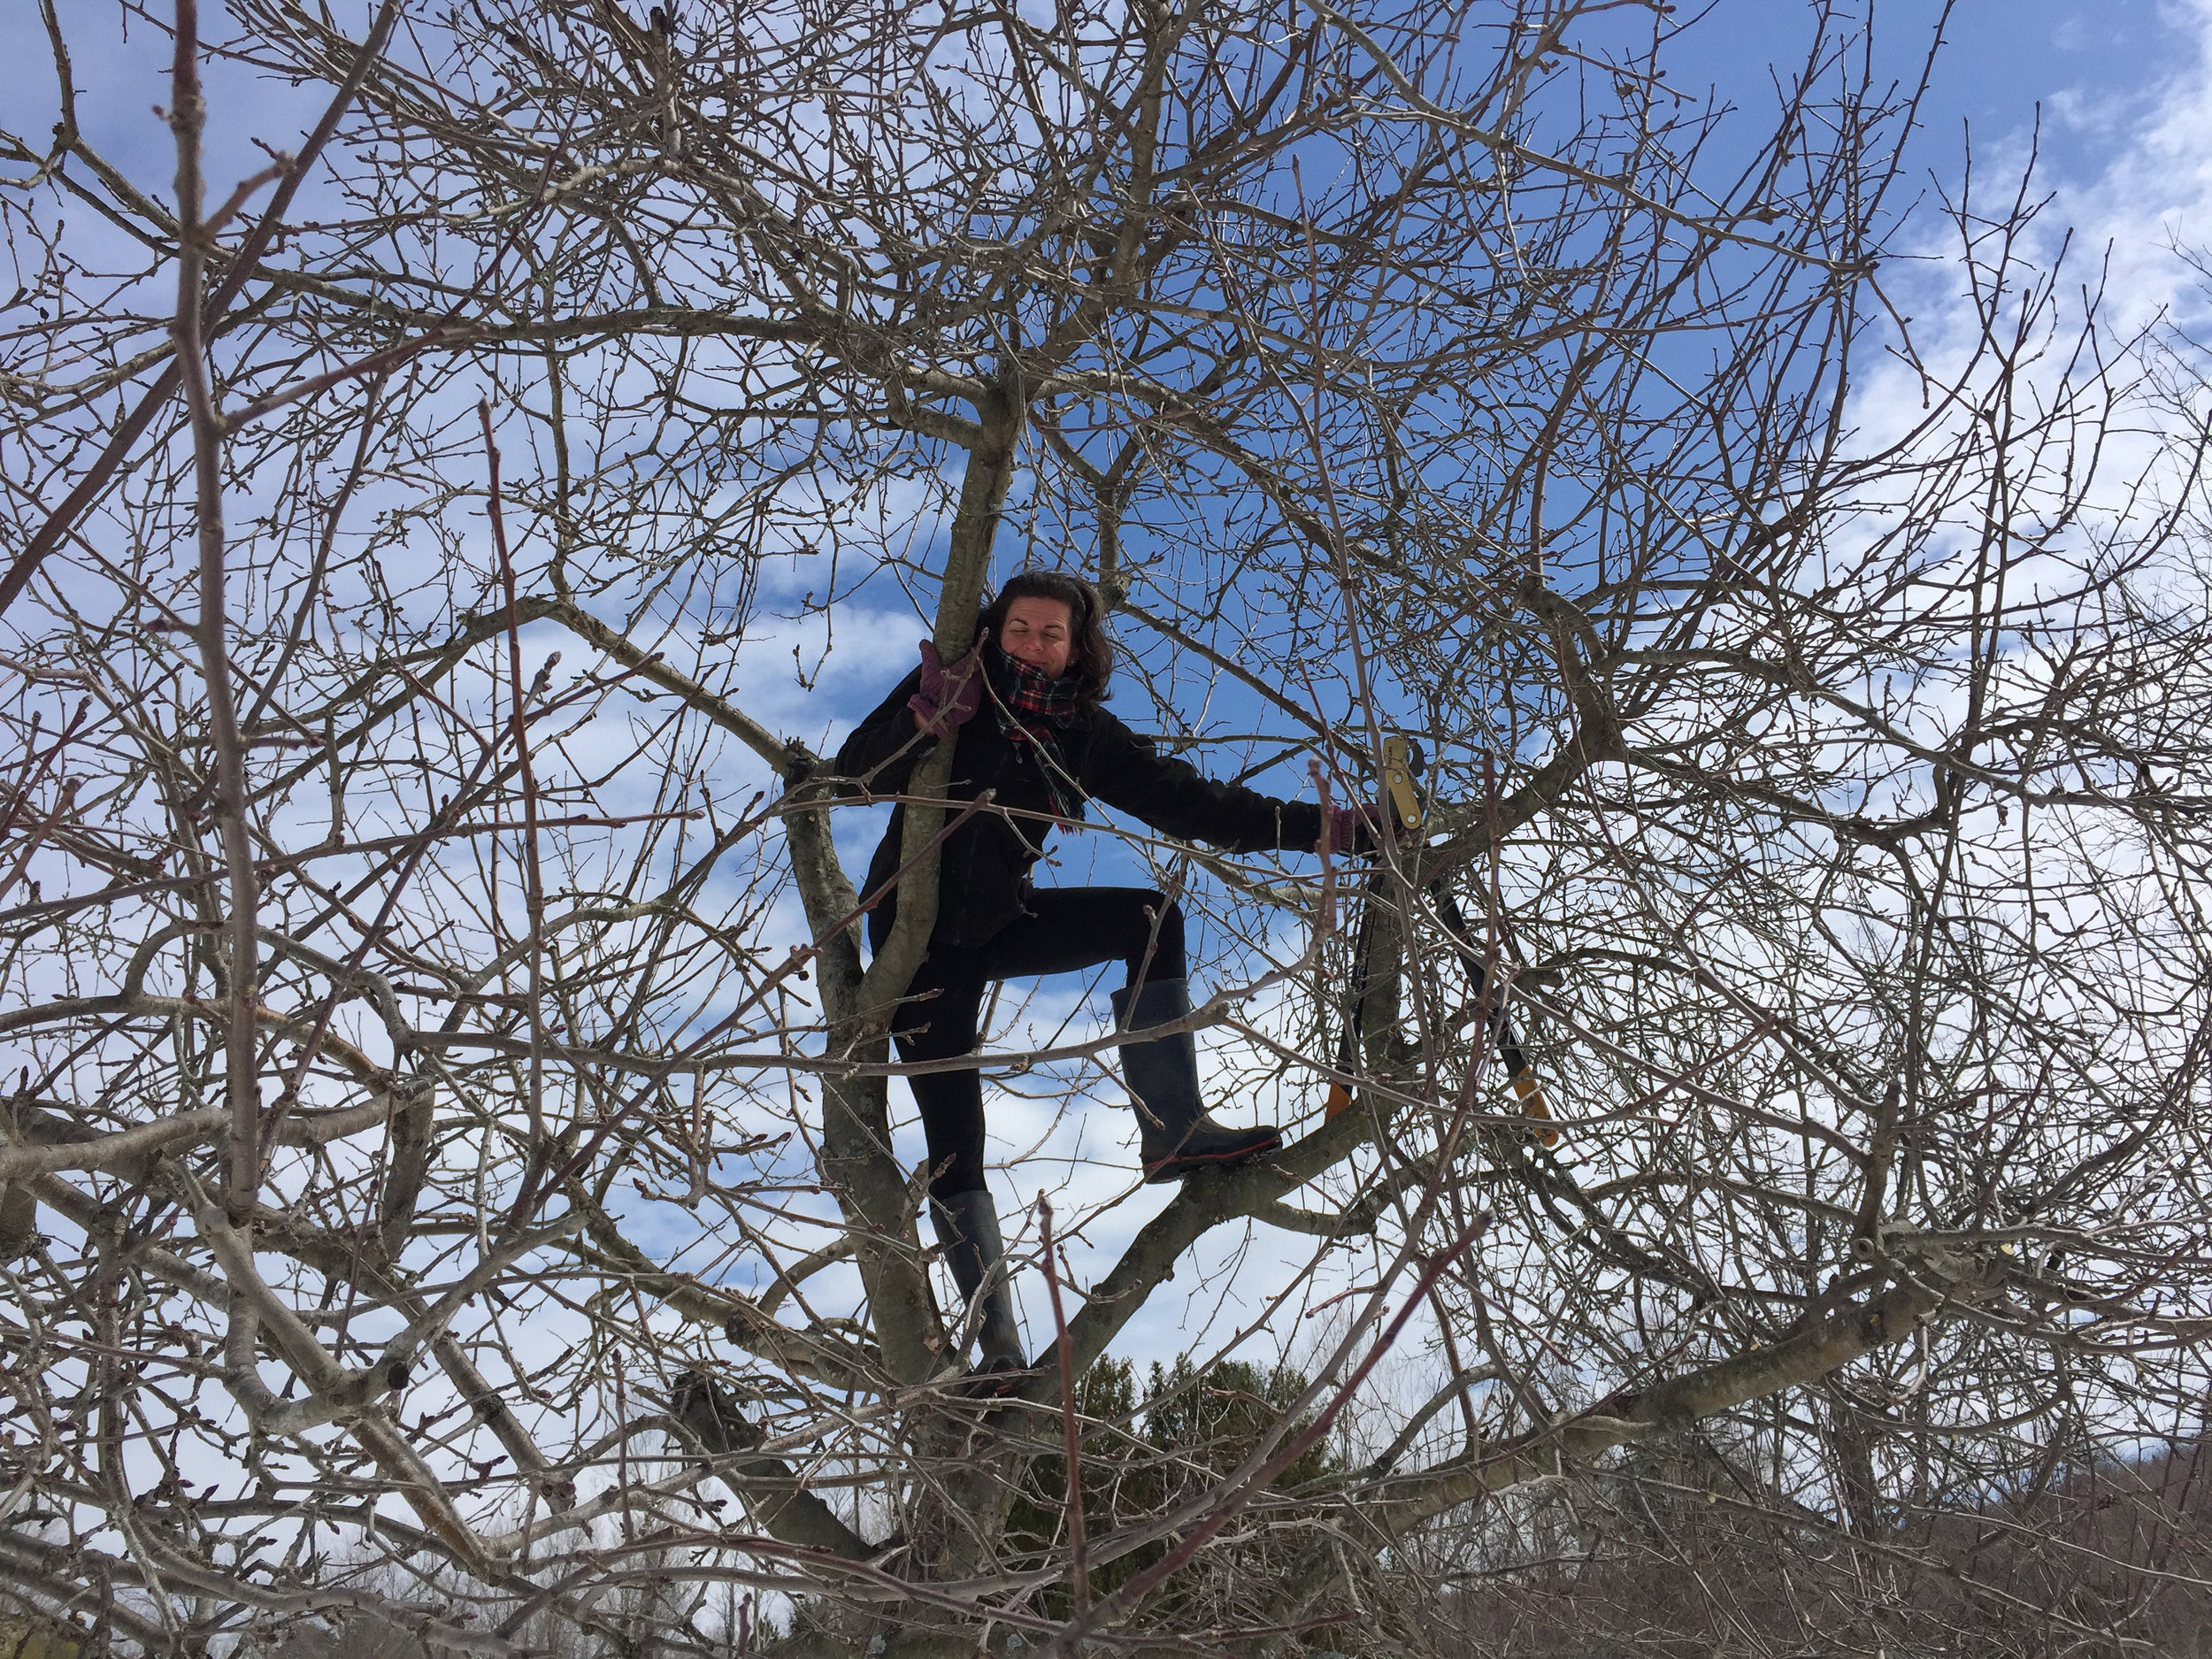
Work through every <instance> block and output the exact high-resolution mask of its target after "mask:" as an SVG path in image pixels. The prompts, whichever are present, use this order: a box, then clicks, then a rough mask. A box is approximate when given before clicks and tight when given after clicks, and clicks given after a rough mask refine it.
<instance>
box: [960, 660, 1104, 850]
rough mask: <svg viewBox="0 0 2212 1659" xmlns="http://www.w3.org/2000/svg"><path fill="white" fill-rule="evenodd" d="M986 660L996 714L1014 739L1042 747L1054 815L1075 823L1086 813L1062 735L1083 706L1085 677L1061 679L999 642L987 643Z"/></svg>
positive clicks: (1041, 768) (1040, 757)
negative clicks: (1063, 751) (1004, 648)
mask: <svg viewBox="0 0 2212 1659" xmlns="http://www.w3.org/2000/svg"><path fill="white" fill-rule="evenodd" d="M983 661H984V665H985V672H987V674H988V675H989V677H990V681H991V693H992V695H991V712H992V713H993V714H994V715H995V716H996V717H997V718H998V729H999V730H1000V731H1001V732H1002V733H1005V735H1006V738H1007V741H1009V742H1014V743H1027V744H1030V745H1032V746H1033V748H1034V749H1036V750H1037V766H1038V770H1039V771H1040V772H1043V773H1044V780H1045V791H1046V793H1047V794H1048V795H1050V796H1051V797H1052V811H1053V816H1054V817H1056V818H1060V819H1061V820H1063V821H1064V822H1070V823H1071V822H1073V821H1074V820H1075V819H1076V818H1080V817H1081V816H1082V805H1081V803H1080V802H1079V801H1078V800H1077V799H1076V795H1077V793H1078V790H1077V786H1076V783H1075V780H1074V779H1073V778H1071V777H1070V776H1069V774H1068V768H1067V762H1066V760H1065V758H1064V757H1063V756H1062V755H1061V753H1060V733H1062V732H1064V731H1065V730H1067V728H1068V725H1069V723H1070V722H1071V721H1072V720H1073V719H1074V718H1075V717H1076V714H1077V713H1078V712H1079V710H1080V709H1081V708H1082V706H1083V705H1082V701H1081V698H1082V691H1083V676H1082V675H1081V674H1062V675H1060V676H1059V677H1058V678H1054V677H1053V676H1052V675H1050V674H1048V673H1045V672H1042V671H1041V670H1039V669H1034V668H1032V667H1031V666H1030V665H1029V664H1027V663H1025V662H1021V661H1018V659H1016V658H1014V657H1009V656H1008V655H1007V654H1006V653H1005V652H1004V651H1002V650H1001V649H999V645H998V641H996V640H988V641H985V642H984V647H983ZM1024 717H1029V718H1024Z"/></svg>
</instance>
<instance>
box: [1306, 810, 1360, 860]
mask: <svg viewBox="0 0 2212 1659" xmlns="http://www.w3.org/2000/svg"><path fill="white" fill-rule="evenodd" d="M1321 812H1322V818H1321V839H1320V840H1319V841H1316V842H1314V844H1313V849H1314V851H1316V852H1319V851H1321V850H1322V849H1324V848H1325V849H1328V851H1329V852H1330V853H1331V854H1332V855H1333V856H1343V855H1344V854H1346V853H1363V852H1365V851H1367V850H1368V849H1370V848H1371V847H1372V846H1373V845H1374V841H1373V839H1372V838H1371V836H1370V835H1369V834H1368V833H1367V815H1366V814H1365V813H1364V812H1363V811H1362V810H1360V809H1359V808H1357V807H1356V806H1327V807H1323V808H1322V809H1321Z"/></svg>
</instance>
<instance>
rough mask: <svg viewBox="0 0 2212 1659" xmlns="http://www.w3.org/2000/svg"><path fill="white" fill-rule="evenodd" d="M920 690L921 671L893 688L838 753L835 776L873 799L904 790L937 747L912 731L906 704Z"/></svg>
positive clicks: (932, 739) (911, 674)
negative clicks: (859, 785)
mask: <svg viewBox="0 0 2212 1659" xmlns="http://www.w3.org/2000/svg"><path fill="white" fill-rule="evenodd" d="M921 688H922V671H921V670H920V669H919V668H918V667H917V668H916V669H915V670H914V671H913V672H911V673H910V674H909V675H907V677H906V678H905V679H904V680H901V681H899V683H898V684H897V685H896V686H895V687H893V688H892V691H891V695H889V696H887V697H886V698H885V699H884V700H883V701H882V702H881V703H879V704H877V706H876V710H875V712H874V713H873V714H871V715H870V716H869V717H868V718H866V719H864V720H863V721H862V722H861V723H860V724H859V725H858V726H855V727H854V728H853V731H852V735H851V736H849V737H848V738H847V739H846V740H845V743H844V747H843V748H841V749H839V750H838V751H837V764H836V772H837V775H838V776H839V777H841V778H851V779H855V780H858V781H860V782H862V783H864V784H866V785H867V787H868V788H869V790H870V792H871V793H872V794H875V795H896V794H897V793H898V792H899V791H900V790H902V789H903V788H905V787H906V780H908V778H910V777H911V776H912V775H913V772H914V764H915V763H916V762H917V761H918V760H920V759H921V757H923V756H925V755H926V754H928V753H929V751H930V750H931V749H934V748H936V747H937V740H936V739H935V738H933V737H927V736H925V735H924V734H923V733H920V732H918V731H916V730H915V729H914V714H913V711H912V710H910V709H909V708H908V707H907V706H906V700H907V699H908V698H909V697H910V696H912V695H914V694H915V693H916V692H918V691H919V690H920V689H921Z"/></svg>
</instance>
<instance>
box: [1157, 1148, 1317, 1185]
mask: <svg viewBox="0 0 2212 1659" xmlns="http://www.w3.org/2000/svg"><path fill="white" fill-rule="evenodd" d="M1282 1149H1283V1138H1282V1136H1280V1135H1277V1136H1276V1137H1275V1138H1274V1139H1273V1140H1272V1141H1263V1143H1261V1144H1260V1145H1258V1146H1254V1147H1240V1148H1238V1149H1237V1150H1236V1151H1234V1152H1211V1153H1202V1152H1178V1153H1174V1154H1172V1155H1171V1156H1167V1157H1164V1158H1162V1159H1161V1160H1160V1161H1159V1162H1158V1163H1157V1164H1146V1165H1145V1166H1144V1179H1145V1185H1146V1186H1148V1187H1157V1186H1162V1185H1164V1184H1165V1183H1166V1182H1169V1181H1179V1180H1181V1179H1183V1177H1185V1176H1186V1175H1195V1174H1197V1173H1198V1172H1199V1171H1201V1170H1225V1169H1230V1168H1233V1167H1234V1166H1235V1165H1237V1164H1244V1163H1248V1162H1249V1161H1250V1160H1252V1159H1254V1158H1263V1157H1265V1156H1267V1155H1268V1154H1269V1153H1271V1152H1280V1151H1281V1150H1282Z"/></svg>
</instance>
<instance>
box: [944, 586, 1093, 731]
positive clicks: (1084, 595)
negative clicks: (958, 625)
mask: <svg viewBox="0 0 2212 1659" xmlns="http://www.w3.org/2000/svg"><path fill="white" fill-rule="evenodd" d="M1017 599H1057V600H1058V601H1059V602H1060V603H1062V604H1064V605H1065V606H1066V607H1067V608H1068V619H1069V620H1068V632H1069V634H1070V635H1071V642H1070V648H1069V651H1068V671H1069V672H1071V673H1077V674H1080V675H1082V677H1083V689H1082V692H1081V694H1080V695H1081V701H1082V703H1083V704H1084V706H1085V707H1089V706H1091V705H1092V704H1094V703H1103V702H1105V701H1106V695H1107V693H1106V685H1107V682H1108V681H1109V680H1111V679H1112V678H1113V673H1114V641H1113V640H1112V639H1111V637H1110V636H1109V635H1108V634H1107V632H1106V602H1105V601H1104V600H1103V599H1102V598H1100V597H1099V594H1098V589H1097V588H1094V587H1092V586H1091V585H1090V583H1088V582H1087V581H1085V580H1083V579H1082V578H1081V577H1080V576H1071V575H1069V574H1068V573H1067V572H1065V571H1052V570H1037V569H1030V570H1025V571H1016V572H1014V573H1013V574H1012V575H1011V576H1009V577H1008V578H1007V579H1006V586H1005V587H1003V588H1000V589H999V590H998V594H997V596H996V597H995V598H994V599H993V600H992V601H991V603H989V604H988V605H987V606H985V607H984V611H983V615H982V617H981V618H979V620H978V621H977V623H976V626H975V636H976V639H977V641H979V642H980V641H984V640H995V639H997V638H998V636H999V630H1000V629H1002V628H1003V627H1004V626H1006V613H1007V611H1008V610H1010V608H1011V607H1012V605H1013V603H1014V601H1016V600H1017Z"/></svg>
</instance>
